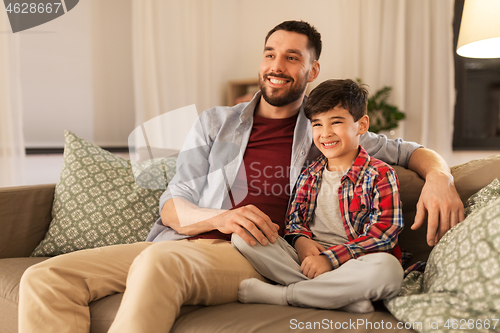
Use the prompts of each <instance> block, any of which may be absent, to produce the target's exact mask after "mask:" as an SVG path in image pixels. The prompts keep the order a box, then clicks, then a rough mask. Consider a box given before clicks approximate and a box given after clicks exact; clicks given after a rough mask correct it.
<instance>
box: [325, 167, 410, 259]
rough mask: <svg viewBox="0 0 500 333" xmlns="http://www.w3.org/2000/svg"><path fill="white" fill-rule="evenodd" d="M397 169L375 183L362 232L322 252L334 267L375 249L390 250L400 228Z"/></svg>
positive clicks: (390, 170) (400, 215)
mask: <svg viewBox="0 0 500 333" xmlns="http://www.w3.org/2000/svg"><path fill="white" fill-rule="evenodd" d="M398 186H399V185H398V179H397V176H396V173H395V172H394V170H393V169H392V168H389V169H388V171H387V173H386V174H385V177H384V176H383V175H381V176H380V177H379V180H378V181H377V183H376V184H375V185H374V189H373V198H372V207H371V211H370V222H369V223H367V224H366V225H365V227H364V232H363V233H362V234H361V235H359V236H358V237H357V238H355V239H353V240H352V241H350V242H348V243H344V244H340V245H335V246H332V247H331V248H329V249H328V250H326V251H325V252H323V253H322V254H323V255H327V256H328V257H329V258H330V260H331V261H332V265H333V269H335V268H338V267H340V265H342V264H343V263H345V262H346V261H348V260H350V259H355V258H358V257H360V256H362V255H365V254H368V253H374V252H390V251H391V250H392V249H393V248H394V247H395V246H396V245H397V241H398V235H399V233H400V232H401V231H402V230H403V211H402V209H401V200H400V197H399V187H398Z"/></svg>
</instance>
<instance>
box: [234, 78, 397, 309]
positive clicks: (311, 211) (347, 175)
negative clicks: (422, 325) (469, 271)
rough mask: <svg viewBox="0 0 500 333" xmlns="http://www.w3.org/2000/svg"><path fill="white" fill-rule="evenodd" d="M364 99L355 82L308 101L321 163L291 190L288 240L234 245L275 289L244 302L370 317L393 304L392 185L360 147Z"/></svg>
mask: <svg viewBox="0 0 500 333" xmlns="http://www.w3.org/2000/svg"><path fill="white" fill-rule="evenodd" d="M367 96H368V92H367V90H366V89H365V88H363V87H361V86H359V85H358V84H357V83H355V82H353V81H352V80H327V81H325V82H323V83H321V84H320V85H319V86H318V87H317V88H315V89H314V90H313V91H312V92H311V94H310V96H309V99H308V100H307V103H306V106H305V115H306V117H307V118H308V119H309V120H310V121H311V124H312V132H313V141H314V144H315V145H316V147H317V148H318V149H319V150H320V151H321V153H322V156H320V157H319V158H318V159H317V160H316V161H315V162H314V163H312V164H311V165H309V167H308V168H307V169H306V170H304V172H303V173H302V174H301V176H300V177H299V179H298V181H297V184H296V186H295V193H294V196H293V201H292V202H291V204H290V207H289V210H288V214H287V221H286V222H287V230H286V234H285V239H283V238H279V240H278V241H277V242H276V243H274V244H268V245H266V246H263V245H261V244H257V245H255V246H250V245H248V244H247V243H246V242H244V241H243V240H242V239H241V238H240V237H239V236H238V235H235V234H233V237H232V243H233V246H235V247H236V248H237V249H238V250H239V251H240V252H241V253H242V254H243V255H244V256H245V257H246V258H247V259H248V260H249V261H250V262H251V263H252V265H253V266H254V268H255V269H256V270H257V271H258V272H259V273H260V274H262V275H263V276H265V277H266V278H268V279H270V280H272V281H275V282H277V283H278V284H279V285H271V284H267V283H265V282H262V281H260V280H258V279H247V280H243V281H242V282H241V283H240V286H239V290H238V300H239V301H240V302H243V303H270V304H281V305H287V304H289V305H294V306H303V307H318V308H324V309H337V308H341V309H343V310H346V311H350V312H358V313H366V312H371V311H373V306H372V304H371V301H375V300H380V299H384V298H390V297H394V296H396V295H397V294H398V292H399V289H400V287H401V283H402V281H403V269H402V267H401V250H400V248H399V246H398V245H397V240H398V234H399V233H400V232H401V230H402V229H403V218H402V211H401V201H400V198H399V190H398V180H397V176H396V174H395V172H394V170H393V169H392V168H391V167H390V166H389V165H387V164H385V163H384V162H382V161H380V160H377V159H374V158H370V157H369V156H368V154H367V153H366V151H365V150H364V149H363V148H362V147H361V146H359V137H360V136H361V135H362V134H364V133H365V132H366V131H367V130H368V127H369V119H368V116H367V115H366V106H367ZM285 240H286V241H285ZM287 241H288V243H287Z"/></svg>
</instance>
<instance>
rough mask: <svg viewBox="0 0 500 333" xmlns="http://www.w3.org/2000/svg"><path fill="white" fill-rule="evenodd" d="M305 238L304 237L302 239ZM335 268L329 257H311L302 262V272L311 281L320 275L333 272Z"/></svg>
mask: <svg viewBox="0 0 500 333" xmlns="http://www.w3.org/2000/svg"><path fill="white" fill-rule="evenodd" d="M301 238H303V237H301ZM332 268H333V265H332V262H331V261H330V259H329V258H328V257H327V256H324V255H318V256H309V257H307V258H305V259H304V261H302V265H300V270H301V271H302V274H304V275H305V276H307V277H308V278H310V279H314V278H315V277H317V276H318V275H320V274H323V273H325V272H329V271H331V270H332Z"/></svg>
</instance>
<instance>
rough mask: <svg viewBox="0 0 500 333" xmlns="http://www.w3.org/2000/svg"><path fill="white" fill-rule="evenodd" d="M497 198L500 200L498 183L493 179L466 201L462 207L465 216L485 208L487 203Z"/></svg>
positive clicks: (499, 183) (499, 184)
mask: <svg viewBox="0 0 500 333" xmlns="http://www.w3.org/2000/svg"><path fill="white" fill-rule="evenodd" d="M497 198H500V182H499V181H498V179H496V178H495V179H494V180H493V181H492V182H491V183H490V184H488V185H487V186H485V187H483V188H482V189H480V190H479V191H478V192H476V193H474V194H473V195H471V197H470V198H469V199H467V201H466V202H465V205H464V206H465V216H469V215H470V214H471V213H472V212H474V211H476V210H478V209H480V208H481V207H484V206H486V205H487V204H488V202H490V201H492V200H495V199H497Z"/></svg>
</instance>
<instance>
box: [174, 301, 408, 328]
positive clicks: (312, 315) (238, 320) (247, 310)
mask: <svg viewBox="0 0 500 333" xmlns="http://www.w3.org/2000/svg"><path fill="white" fill-rule="evenodd" d="M398 325H399V327H398ZM409 327H411V324H410V326H409ZM320 331H325V332H333V331H335V332H359V333H361V332H363V333H368V332H377V331H380V332H386V331H387V332H389V331H390V332H399V333H403V332H405V333H406V332H414V331H413V330H409V329H405V328H404V323H398V321H397V320H396V319H395V318H394V317H393V316H392V315H391V314H390V313H388V312H387V311H386V310H385V309H382V308H379V309H378V310H377V311H375V312H372V313H368V314H357V313H348V312H343V311H335V310H320V309H311V308H299V307H293V306H280V305H268V304H242V303H229V304H223V305H218V306H209V307H204V308H200V309H197V310H196V311H192V312H189V313H185V314H183V315H181V316H180V317H179V318H178V319H177V320H176V321H175V324H174V326H173V327H172V330H171V331H170V332H171V333H181V332H190V333H206V332H220V333H223V332H224V333H233V332H245V333H276V332H320Z"/></svg>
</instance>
